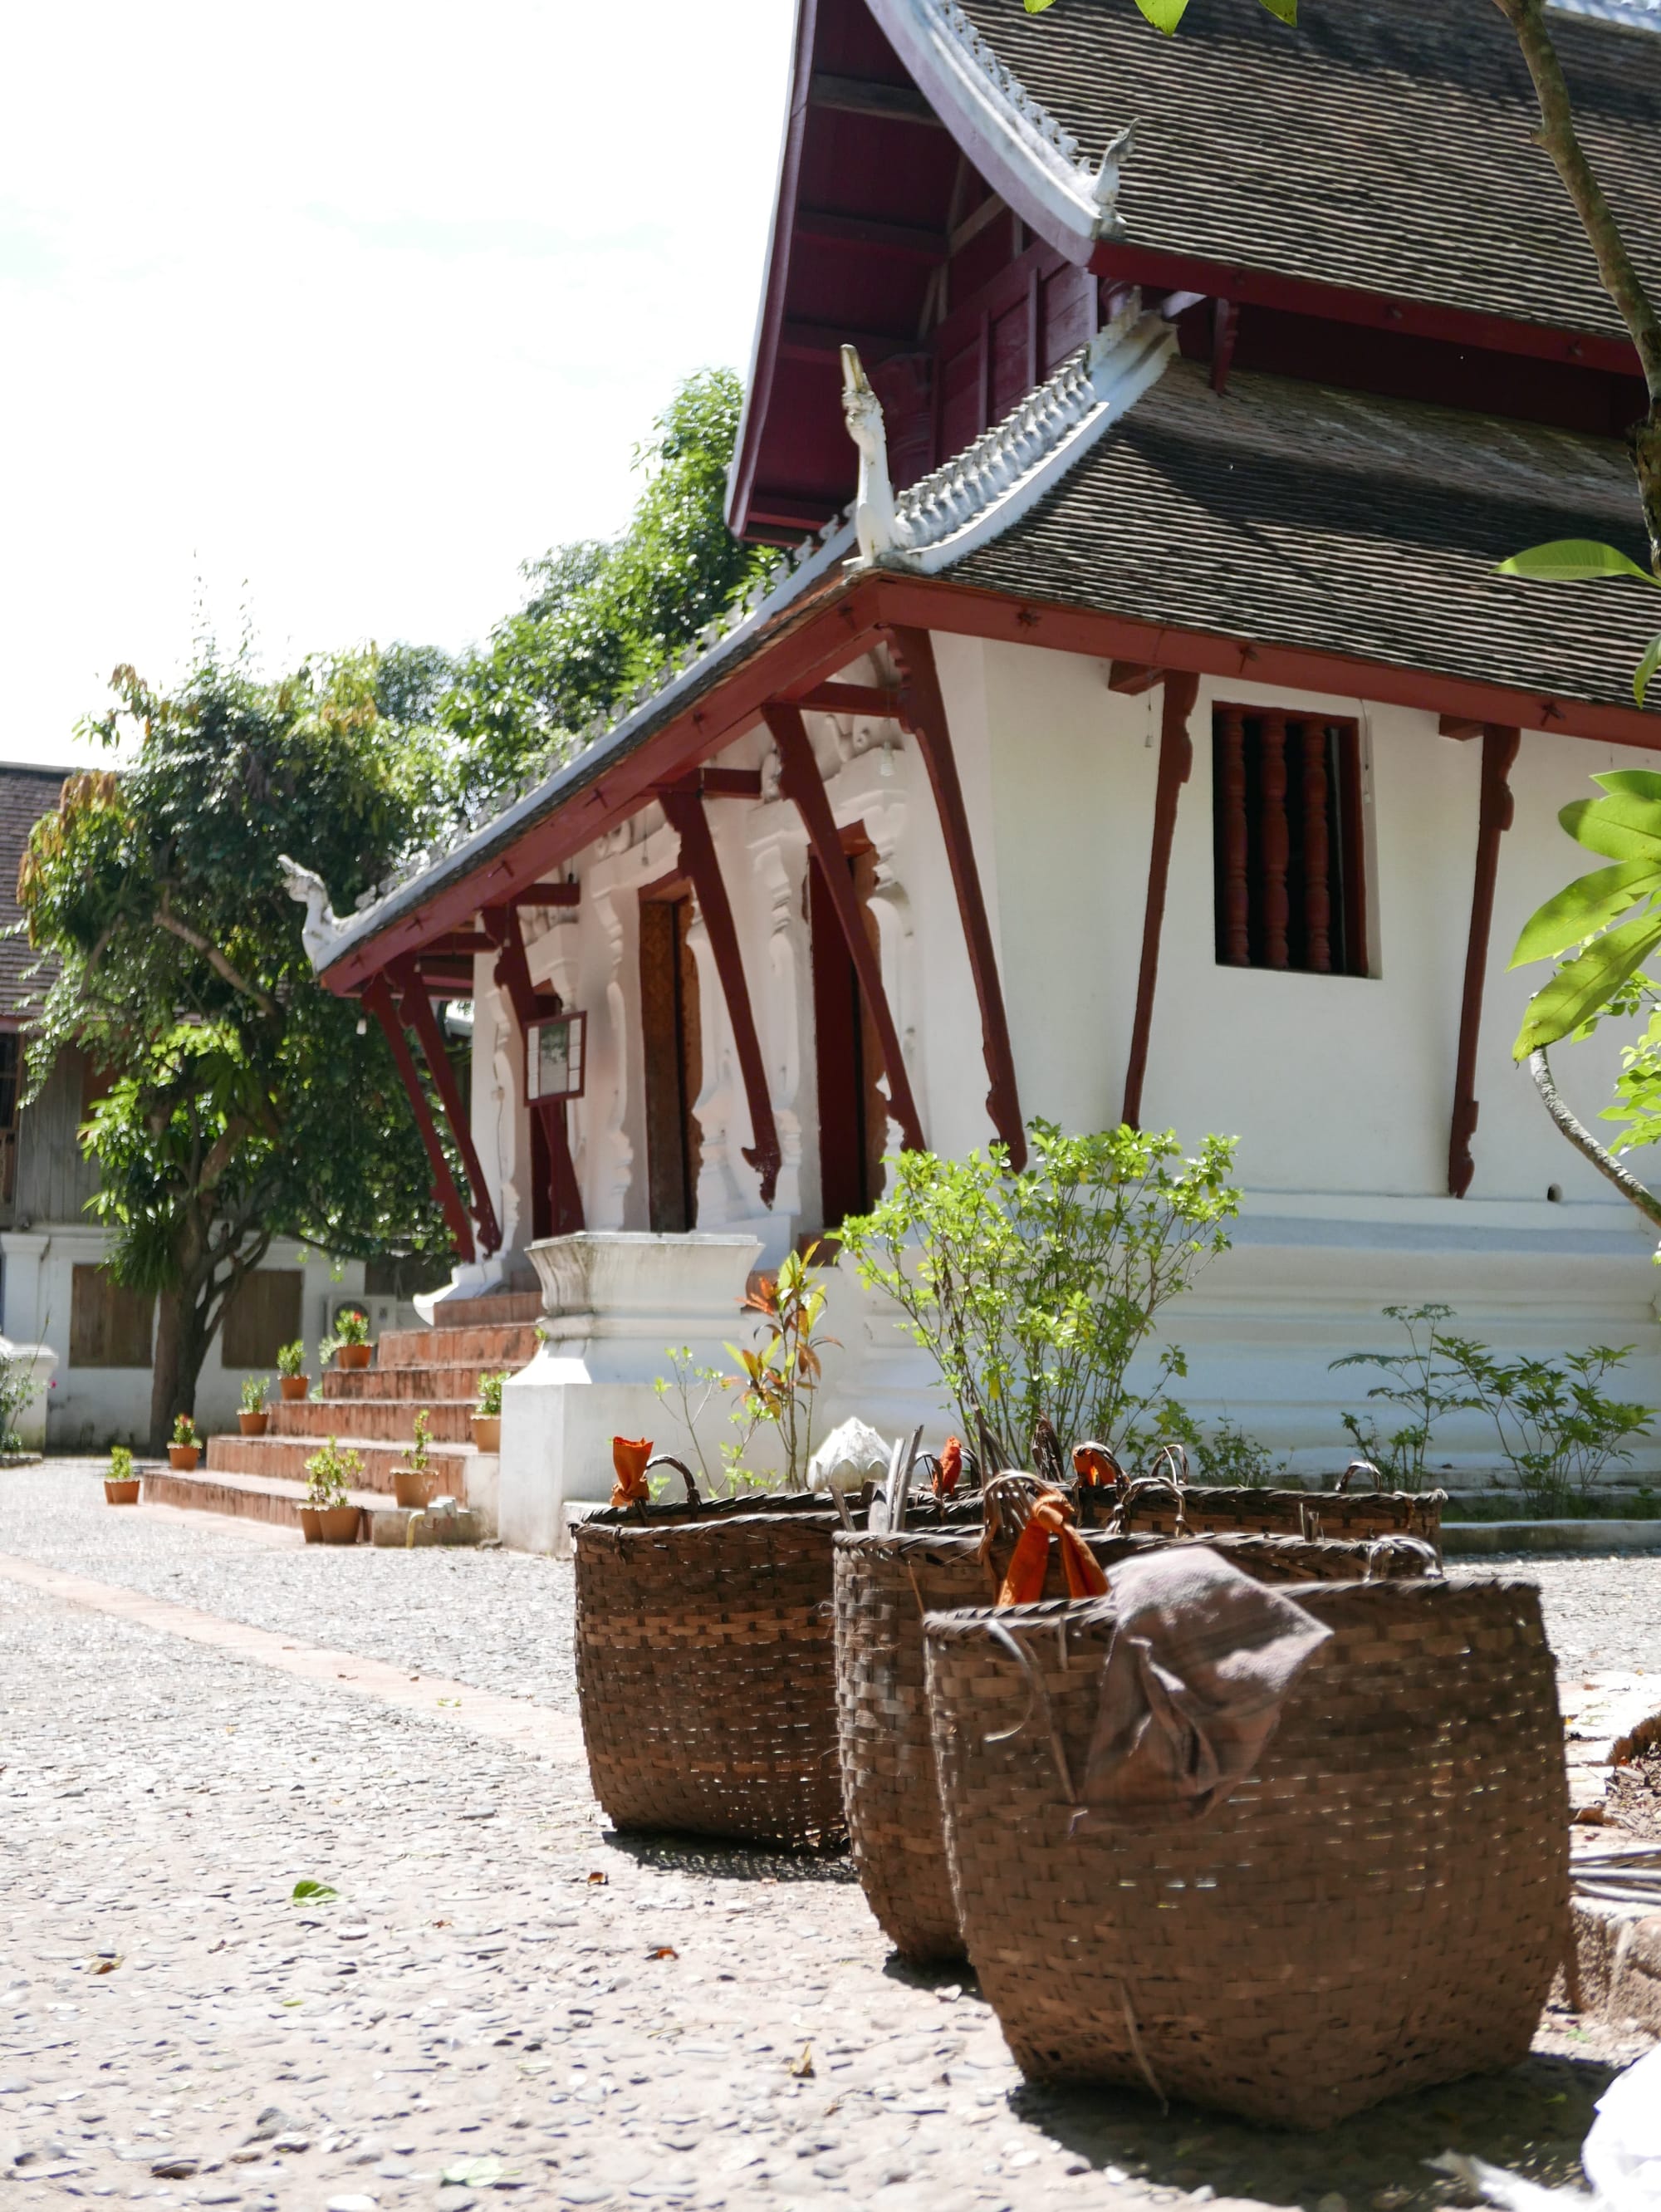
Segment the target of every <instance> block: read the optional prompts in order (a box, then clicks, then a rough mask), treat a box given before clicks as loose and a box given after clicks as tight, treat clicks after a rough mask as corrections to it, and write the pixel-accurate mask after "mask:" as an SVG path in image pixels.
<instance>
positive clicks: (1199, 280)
mask: <svg viewBox="0 0 1661 2212" xmlns="http://www.w3.org/2000/svg"><path fill="white" fill-rule="evenodd" d="M1089 265H1090V267H1091V268H1092V269H1093V270H1094V271H1095V273H1096V275H1097V276H1100V278H1102V280H1103V281H1104V282H1105V283H1119V284H1126V283H1128V284H1146V285H1148V286H1149V287H1150V288H1155V289H1164V290H1167V291H1172V292H1203V293H1204V294H1205V295H1207V296H1208V297H1209V298H1213V299H1218V298H1220V299H1224V300H1227V301H1230V302H1231V303H1232V304H1233V305H1234V306H1235V307H1240V306H1242V305H1244V306H1246V307H1283V308H1285V309H1286V310H1287V312H1288V313H1290V314H1294V315H1316V316H1320V317H1323V318H1325V319H1327V320H1329V321H1331V322H1337V323H1355V324H1359V325H1361V327H1362V328H1364V329H1367V330H1376V331H1410V332H1411V333H1412V334H1413V335H1414V336H1415V337H1427V338H1440V339H1441V340H1442V341H1443V342H1444V343H1446V344H1449V345H1464V346H1482V347H1484V348H1486V349H1488V350H1490V351H1493V352H1497V353H1513V354H1527V355H1530V356H1533V357H1534V358H1535V359H1537V360H1540V361H1561V362H1572V363H1573V364H1574V365H1575V366H1576V367H1579V368H1602V369H1609V370H1610V371H1612V372H1613V373H1614V374H1616V375H1618V376H1641V375H1642V374H1643V370H1642V368H1641V366H1640V362H1639V359H1638V349H1637V348H1636V347H1635V346H1634V344H1633V343H1632V342H1631V340H1630V339H1628V338H1625V337H1612V336H1604V335H1602V334H1599V333H1596V332H1593V331H1575V330H1572V329H1563V330H1555V329H1552V328H1551V327H1549V325H1546V324H1543V323H1531V322H1525V321H1524V320H1522V319H1520V318H1516V319H1513V318H1512V317H1510V316H1507V315H1494V314H1488V313H1481V312H1479V311H1477V310H1476V309H1474V308H1470V307H1440V306H1437V305H1436V304H1435V303H1434V302H1432V301H1424V300H1403V299H1391V298H1387V297H1385V295H1383V294H1381V293H1377V292H1357V291H1350V290H1348V289H1344V288H1343V286H1340V285H1337V284H1317V283H1311V282H1310V281H1309V280H1308V279H1307V278H1306V277H1300V276H1279V275H1276V274H1275V273H1274V272H1273V271H1270V270H1261V269H1242V268H1240V267H1238V266H1237V265H1235V264H1233V263H1229V262H1222V261H1202V260H1198V259H1197V258H1194V257H1192V256H1191V255H1188V254H1180V253H1166V252H1161V251H1160V249H1159V248H1158V247H1156V246H1127V245H1125V243H1124V242H1123V241H1122V240H1103V242H1102V243H1101V244H1100V245H1099V246H1097V247H1096V249H1095V251H1094V253H1093V254H1092V255H1091V257H1090V264H1089Z"/></svg>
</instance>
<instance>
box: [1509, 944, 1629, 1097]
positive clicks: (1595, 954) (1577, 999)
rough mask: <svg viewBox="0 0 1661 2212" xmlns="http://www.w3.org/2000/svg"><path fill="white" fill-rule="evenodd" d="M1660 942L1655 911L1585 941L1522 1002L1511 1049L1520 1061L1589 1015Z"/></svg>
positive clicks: (1577, 1026)
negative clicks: (1525, 1007) (1574, 955)
mask: <svg viewBox="0 0 1661 2212" xmlns="http://www.w3.org/2000/svg"><path fill="white" fill-rule="evenodd" d="M1657 945H1661V915H1657V914H1653V913H1651V914H1644V915H1640V916H1639V917H1638V919H1637V921H1628V922H1625V923H1623V924H1622V927H1620V928H1619V929H1611V930H1609V932H1608V933H1606V934H1605V935H1604V936H1603V937H1600V938H1599V939H1597V942H1596V943H1595V944H1593V945H1588V946H1587V947H1586V949H1585V951H1584V952H1583V953H1582V954H1581V955H1580V957H1579V959H1578V960H1571V961H1570V962H1569V963H1568V965H1567V967H1565V968H1560V969H1558V971H1557V973H1556V974H1555V975H1554V976H1553V977H1552V979H1551V981H1550V982H1549V983H1547V984H1546V985H1544V986H1543V988H1541V989H1540V990H1538V991H1537V992H1536V993H1535V994H1534V996H1533V997H1532V998H1531V1000H1529V1002H1528V1012H1526V1013H1525V1015H1524V1017H1523V1026H1522V1028H1521V1030H1519V1032H1518V1036H1517V1042H1516V1043H1515V1045H1514V1046H1513V1047H1512V1053H1513V1054H1514V1055H1515V1057H1516V1058H1517V1059H1519V1060H1526V1059H1527V1058H1528V1055H1529V1054H1530V1053H1531V1052H1533V1051H1535V1050H1537V1048H1538V1047H1539V1046H1541V1045H1544V1044H1555V1043H1557V1042H1559V1040H1560V1039H1561V1038H1563V1037H1566V1036H1569V1035H1570V1034H1571V1032H1572V1031H1573V1030H1578V1029H1579V1026H1580V1024H1581V1023H1582V1022H1584V1021H1586V1020H1588V1019H1589V1018H1591V1016H1592V1015H1593V1014H1595V1013H1596V1012H1597V1010H1598V1008H1599V1007H1600V1006H1603V1004H1604V1003H1605V1001H1606V1000H1608V999H1609V997H1610V996H1611V994H1613V993H1614V992H1616V991H1617V990H1618V989H1619V988H1620V987H1621V985H1622V983H1624V982H1625V981H1626V980H1627V978H1628V976H1629V975H1634V974H1636V972H1637V970H1638V969H1640V968H1641V967H1642V966H1643V964H1644V962H1645V961H1646V958H1647V957H1649V955H1650V954H1651V953H1652V951H1654V950H1655V947H1656V946H1657Z"/></svg>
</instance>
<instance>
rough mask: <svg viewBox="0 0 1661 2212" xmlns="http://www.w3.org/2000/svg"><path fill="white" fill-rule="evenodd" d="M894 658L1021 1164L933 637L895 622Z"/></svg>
mask: <svg viewBox="0 0 1661 2212" xmlns="http://www.w3.org/2000/svg"><path fill="white" fill-rule="evenodd" d="M889 635H890V636H891V637H892V639H893V641H894V655H895V658H896V659H898V660H899V662H900V670H901V672H902V674H903V676H904V678H905V689H904V691H903V693H902V700H903V708H902V713H901V720H903V722H904V723H905V726H906V728H907V729H908V730H909V731H910V732H911V733H912V736H913V737H914V738H916V739H917V745H918V751H919V752H920V753H921V754H922V756H923V765H924V767H925V768H926V769H928V771H929V781H930V783H931V785H932V786H933V788H934V803H935V808H936V811H937V813H938V814H939V817H940V831H941V836H943V838H944V840H945V844H946V858H947V860H948V861H949V864H950V866H951V871H952V887H953V889H954V890H955V891H956V893H957V911H958V915H959V917H960V919H961V921H962V924H963V937H964V941H965V943H966V944H967V946H968V949H969V969H970V972H971V973H972V974H973V977H974V994H975V997H976V999H977V1000H978V1001H979V1006H980V1049H981V1054H982V1056H983V1057H984V1059H985V1062H986V1074H987V1077H988V1079H989V1080H990V1082H991V1089H990V1090H989V1091H987V1093H986V1111H987V1113H988V1114H989V1115H991V1123H992V1127H993V1128H994V1129H996V1130H997V1133H998V1135H999V1137H1001V1138H1002V1139H1003V1142H1004V1144H1005V1145H1007V1146H1009V1164H1010V1166H1011V1167H1012V1168H1015V1169H1016V1170H1020V1169H1021V1168H1023V1167H1025V1166H1026V1164H1027V1132H1026V1130H1025V1129H1024V1128H1023V1127H1021V1099H1020V1097H1019V1095H1018V1093H1017V1091H1016V1088H1015V1054H1014V1052H1013V1050H1012V1049H1011V1047H1010V1044H1009V1018H1008V1017H1007V1015H1006V1014H1005V1012H1004V1009H1003V985H1002V983H1001V982H1000V981H999V979H998V973H997V954H996V952H995V951H993V948H992V933H991V925H990V923H989V922H988V921H987V920H986V901H985V894H984V893H983V891H982V890H981V885H980V872H979V868H977V867H976V866H975V857H974V839H973V836H972V835H971V833H970V829H969V816H968V810H967V807H966V806H965V805H964V804H963V786H962V783H961V780H960V778H959V776H958V773H957V757H956V755H955V753H954V751H953V750H952V733H951V726H950V725H949V723H948V721H947V720H946V702H945V700H944V699H943V697H942V696H941V690H940V674H939V671H938V669H937V667H936V665H935V658H934V641H933V640H932V639H931V637H930V635H929V633H928V631H927V630H925V629H894V630H892V631H891V632H890V633H889Z"/></svg>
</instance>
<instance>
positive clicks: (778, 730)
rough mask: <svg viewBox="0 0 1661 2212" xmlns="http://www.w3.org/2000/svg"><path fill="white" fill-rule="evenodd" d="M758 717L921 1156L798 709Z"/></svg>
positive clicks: (908, 1141) (891, 1091)
mask: <svg viewBox="0 0 1661 2212" xmlns="http://www.w3.org/2000/svg"><path fill="white" fill-rule="evenodd" d="M761 713H762V716H763V718H764V720H766V722H767V727H768V729H769V730H771V731H772V732H773V742H774V744H776V745H777V746H778V748H779V769H780V774H779V789H780V790H781V791H782V792H783V793H784V794H785V798H786V799H789V800H790V802H791V805H792V806H794V807H795V809H796V811H797V813H798V814H799V815H800V816H801V817H802V826H803V829H805V830H806V831H807V833H808V843H809V846H811V848H812V849H813V854H814V858H815V860H817V861H818V863H819V867H820V872H821V874H822V875H823V877H824V879H825V889H826V891H827V894H828V896H829V898H830V902H831V907H832V909H833V911H834V914H835V915H836V919H837V921H838V923H839V925H840V928H841V931H842V941H843V943H844V944H845V945H846V946H847V948H848V957H849V959H850V960H852V963H853V966H854V973H855V974H856V975H858V978H859V987H860V989H861V990H862V991H863V992H864V994H865V1005H866V1006H867V1008H868V1010H869V1011H870V1018H871V1020H872V1022H873V1023H874V1024H875V1025H876V1036H877V1042H879V1044H880V1045H881V1046H882V1070H883V1073H884V1074H885V1075H886V1076H887V1077H888V1103H889V1105H890V1107H891V1108H892V1109H893V1110H894V1120H895V1121H898V1123H899V1124H900V1136H901V1139H902V1140H903V1142H904V1145H905V1148H906V1151H907V1152H922V1151H923V1150H924V1143H923V1127H922V1124H921V1122H920V1121H918V1115H917V1102H916V1101H915V1099H913V1097H912V1086H911V1082H910V1079H908V1077H907V1076H906V1063H905V1060H904V1059H903V1058H902V1057H901V1055H900V1032H899V1031H898V1030H896V1029H895V1027H894V1015H893V1013H892V1012H890V1010H889V1006H888V994H887V992H886V991H884V989H883V988H882V969H881V967H880V966H879V965H878V963H877V958H876V951H875V950H874V949H873V947H872V945H871V941H870V938H868V937H867V936H866V934H865V927H864V921H863V919H862V918H861V915H860V912H859V905H858V900H857V899H856V898H855V897H854V895H853V882H852V878H851V877H850V876H849V874H848V864H847V860H846V856H845V854H844V853H843V851H842V841H841V839H840V837H839V836H837V833H836V821H835V817H834V816H833V814H832V813H831V809H830V801H829V799H827V798H826V796H825V787H824V784H823V783H822V781H821V780H820V775H819V763H818V762H817V761H816V760H815V758H814V757H813V745H812V743H811V741H810V740H809V737H808V730H807V725H806V723H805V722H803V720H802V713H801V709H800V708H797V707H791V706H788V705H786V704H785V703H784V702H782V701H779V700H772V701H769V702H768V703H767V705H766V706H764V707H763V708H762V709H761Z"/></svg>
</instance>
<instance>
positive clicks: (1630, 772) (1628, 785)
mask: <svg viewBox="0 0 1661 2212" xmlns="http://www.w3.org/2000/svg"><path fill="white" fill-rule="evenodd" d="M1656 642H1657V643H1658V644H1661V638H1658V640H1657V641H1656ZM1592 781H1593V782H1594V783H1595V784H1598V785H1600V786H1601V787H1602V788H1603V790H1605V791H1607V792H1609V793H1616V794H1618V795H1619V796H1620V797H1622V798H1624V799H1653V800H1654V801H1655V803H1656V805H1657V807H1658V809H1661V775H1657V774H1656V772H1655V770H1654V769H1651V768H1612V769H1609V773H1608V774H1607V775H1595V776H1593V778H1592ZM1656 819H1657V823H1658V825H1661V812H1658V814H1657V817H1656Z"/></svg>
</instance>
